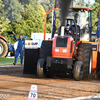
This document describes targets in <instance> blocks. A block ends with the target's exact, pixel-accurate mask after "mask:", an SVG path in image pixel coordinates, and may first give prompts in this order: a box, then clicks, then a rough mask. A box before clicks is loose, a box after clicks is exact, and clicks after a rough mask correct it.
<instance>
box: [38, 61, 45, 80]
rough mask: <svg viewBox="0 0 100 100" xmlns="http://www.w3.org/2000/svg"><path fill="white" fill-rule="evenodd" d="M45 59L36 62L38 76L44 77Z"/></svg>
mask: <svg viewBox="0 0 100 100" xmlns="http://www.w3.org/2000/svg"><path fill="white" fill-rule="evenodd" d="M44 67H45V60H44V59H39V60H38V63H37V76H38V77H39V78H45V70H44V69H45V68H44Z"/></svg>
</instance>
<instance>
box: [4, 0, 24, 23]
mask: <svg viewBox="0 0 100 100" xmlns="http://www.w3.org/2000/svg"><path fill="white" fill-rule="evenodd" d="M2 1H3V4H4V5H5V6H4V11H5V12H7V14H6V17H7V18H8V19H9V20H10V21H18V20H21V19H22V16H21V12H22V11H23V10H24V7H23V6H22V5H21V3H19V2H18V0H2Z"/></svg>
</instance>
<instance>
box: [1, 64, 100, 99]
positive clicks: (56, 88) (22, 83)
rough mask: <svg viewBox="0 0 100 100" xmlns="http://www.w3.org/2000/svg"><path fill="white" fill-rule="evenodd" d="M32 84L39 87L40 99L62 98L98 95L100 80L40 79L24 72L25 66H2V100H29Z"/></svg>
mask: <svg viewBox="0 0 100 100" xmlns="http://www.w3.org/2000/svg"><path fill="white" fill-rule="evenodd" d="M31 85H37V87H38V100H61V99H68V98H74V97H83V96H91V95H98V94H99V93H100V80H82V81H75V80H74V79H69V78H61V77H59V78H57V77H56V78H52V79H39V78H38V77H37V76H35V75H26V74H23V67H21V66H19V65H16V66H12V65H9V66H1V67H0V97H1V96H2V95H3V96H6V97H7V96H9V97H7V98H5V99H4V98H0V100H27V98H28V94H29V91H30V87H31Z"/></svg>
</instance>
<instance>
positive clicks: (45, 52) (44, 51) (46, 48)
mask: <svg viewBox="0 0 100 100" xmlns="http://www.w3.org/2000/svg"><path fill="white" fill-rule="evenodd" d="M48 56H52V41H43V42H42V46H41V53H40V59H45V60H46V59H47V57H48Z"/></svg>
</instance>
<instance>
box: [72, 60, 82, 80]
mask: <svg viewBox="0 0 100 100" xmlns="http://www.w3.org/2000/svg"><path fill="white" fill-rule="evenodd" d="M73 77H74V79H75V80H76V81H80V80H82V78H83V63H82V62H81V61H77V62H76V63H75V66H74V72H73Z"/></svg>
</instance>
